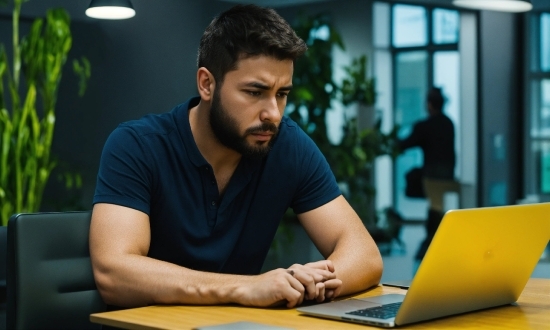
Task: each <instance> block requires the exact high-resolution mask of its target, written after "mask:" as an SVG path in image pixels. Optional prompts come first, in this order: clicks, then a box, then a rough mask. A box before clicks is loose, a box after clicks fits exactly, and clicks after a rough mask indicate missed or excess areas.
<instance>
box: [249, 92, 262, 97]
mask: <svg viewBox="0 0 550 330" xmlns="http://www.w3.org/2000/svg"><path fill="white" fill-rule="evenodd" d="M247 93H248V94H249V95H250V96H260V95H261V93H260V92H258V91H247Z"/></svg>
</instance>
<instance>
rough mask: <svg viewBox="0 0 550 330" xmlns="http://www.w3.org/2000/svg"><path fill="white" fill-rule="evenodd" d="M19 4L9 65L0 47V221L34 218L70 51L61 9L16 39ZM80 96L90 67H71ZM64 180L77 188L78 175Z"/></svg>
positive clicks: (50, 165)
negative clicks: (23, 214)
mask: <svg viewBox="0 0 550 330" xmlns="http://www.w3.org/2000/svg"><path fill="white" fill-rule="evenodd" d="M5 2H6V1H4V3H5ZM23 2H25V0H14V2H13V7H14V8H13V16H12V21H13V56H12V65H10V62H9V57H8V54H7V52H6V49H5V47H4V45H0V132H1V134H0V218H1V222H2V224H3V225H6V224H7V221H8V219H9V217H10V216H11V215H12V214H13V213H15V212H36V211H38V210H39V208H40V204H41V200H42V195H43V192H44V188H45V186H46V183H47V182H48V179H49V177H50V174H51V172H52V170H53V169H54V168H55V167H56V164H57V161H56V160H55V158H54V157H52V155H51V146H52V139H53V134H54V128H55V107H56V101H57V93H58V87H59V83H60V81H61V76H62V69H63V66H64V64H65V62H66V60H67V54H68V53H69V50H70V49H71V44H72V36H71V30H70V19H69V15H68V14H67V12H66V11H65V10H63V9H52V10H48V11H47V13H46V17H45V19H42V18H38V19H36V20H35V21H34V22H33V24H32V26H31V29H30V32H29V34H28V35H27V36H25V37H23V38H22V39H21V40H20V38H19V17H20V13H21V6H22V4H23ZM73 68H74V70H75V72H76V73H77V74H78V75H79V76H80V77H81V89H80V92H81V93H83V92H84V87H85V82H86V79H87V78H88V77H89V76H90V65H89V63H88V61H87V60H86V59H82V60H81V61H75V62H74V63H73ZM74 179H75V175H72V176H70V179H69V180H73V182H78V174H76V181H74Z"/></svg>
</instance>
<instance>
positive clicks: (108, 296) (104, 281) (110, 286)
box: [92, 265, 120, 305]
mask: <svg viewBox="0 0 550 330" xmlns="http://www.w3.org/2000/svg"><path fill="white" fill-rule="evenodd" d="M92 267H93V272H94V279H95V284H96V287H97V291H99V294H100V295H101V298H102V299H103V302H105V303H106V304H107V305H120V303H119V302H118V301H117V299H116V297H117V294H116V292H115V288H116V285H115V281H114V280H113V278H112V276H110V273H109V272H108V271H107V270H106V269H104V268H103V269H102V268H101V267H100V266H97V265H92Z"/></svg>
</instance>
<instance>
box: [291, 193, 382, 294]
mask: <svg viewBox="0 0 550 330" xmlns="http://www.w3.org/2000/svg"><path fill="white" fill-rule="evenodd" d="M298 219H299V220H300V223H301V224H302V226H304V228H305V230H306V232H307V233H308V235H309V237H310V238H311V239H312V240H313V243H314V244H315V245H316V246H317V248H318V249H319V251H320V252H321V254H322V255H323V256H324V257H325V258H327V259H328V260H330V261H332V264H333V265H334V269H335V273H336V278H337V279H339V280H341V281H342V285H341V286H340V287H339V288H337V289H336V294H335V296H336V295H340V294H343V295H346V294H350V293H354V292H358V291H360V290H364V289H366V288H369V287H371V286H373V285H376V284H378V283H379V281H380V278H381V276H382V269H383V265H382V257H381V256H380V251H379V250H378V247H377V246H376V244H375V242H374V240H373V239H372V237H371V236H370V234H369V233H368V231H367V230H366V228H365V226H364V225H363V223H362V222H361V220H360V219H359V216H357V213H355V211H354V210H353V209H352V207H351V206H350V205H349V203H348V202H347V201H346V199H345V198H344V197H343V196H339V197H337V198H335V199H334V200H332V201H330V202H328V203H327V204H325V205H323V206H320V207H318V208H316V209H314V210H311V211H309V212H305V213H302V214H299V215H298ZM327 289H330V287H328V285H327ZM329 298H333V297H332V296H329Z"/></svg>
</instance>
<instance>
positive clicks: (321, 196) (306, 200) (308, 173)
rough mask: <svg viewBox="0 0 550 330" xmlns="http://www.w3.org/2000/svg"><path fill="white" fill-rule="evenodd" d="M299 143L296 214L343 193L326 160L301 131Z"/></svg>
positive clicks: (292, 205) (295, 197)
mask: <svg viewBox="0 0 550 330" xmlns="http://www.w3.org/2000/svg"><path fill="white" fill-rule="evenodd" d="M297 130H298V131H299V136H298V139H297V140H299V141H301V142H300V143H298V145H299V146H300V148H299V150H298V160H299V161H298V162H297V164H299V165H298V168H297V172H298V175H299V181H298V188H297V191H296V194H295V196H294V198H293V200H292V204H291V207H292V209H293V210H294V212H295V213H297V214H299V213H304V212H307V211H311V210H313V209H316V208H318V207H320V206H322V205H324V204H326V203H328V202H330V201H332V200H333V199H335V198H336V197H338V196H340V195H341V194H342V193H341V191H340V188H339V187H338V184H337V182H336V178H335V177H334V174H333V172H332V170H331V168H330V166H329V164H328V162H327V160H326V158H325V156H324V155H323V154H322V153H321V151H320V150H319V148H318V147H317V145H316V144H315V143H314V142H313V140H312V139H311V138H310V137H309V136H307V135H306V134H305V133H304V132H303V131H302V130H301V129H299V128H297Z"/></svg>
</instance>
